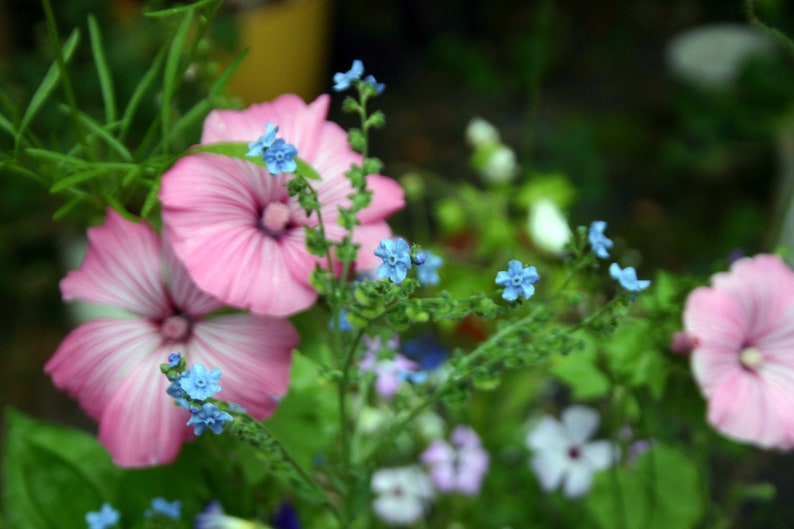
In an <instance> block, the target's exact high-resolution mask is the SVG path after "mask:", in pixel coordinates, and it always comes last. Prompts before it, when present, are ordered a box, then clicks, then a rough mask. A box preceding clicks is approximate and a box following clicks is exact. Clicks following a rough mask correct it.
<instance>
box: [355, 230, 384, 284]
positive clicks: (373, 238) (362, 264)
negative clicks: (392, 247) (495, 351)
mask: <svg viewBox="0 0 794 529" xmlns="http://www.w3.org/2000/svg"><path fill="white" fill-rule="evenodd" d="M391 236H392V231H391V228H390V227H389V225H388V224H386V222H385V221H383V222H373V223H371V224H365V225H363V226H356V227H355V229H354V230H353V242H355V243H358V244H360V245H361V248H359V250H358V258H357V259H356V269H357V270H358V271H361V272H363V271H366V270H375V269H376V268H378V266H379V265H380V264H381V263H383V259H381V258H380V257H378V256H377V255H375V249H376V248H377V247H378V245H379V244H380V241H381V240H382V239H389V238H391Z"/></svg>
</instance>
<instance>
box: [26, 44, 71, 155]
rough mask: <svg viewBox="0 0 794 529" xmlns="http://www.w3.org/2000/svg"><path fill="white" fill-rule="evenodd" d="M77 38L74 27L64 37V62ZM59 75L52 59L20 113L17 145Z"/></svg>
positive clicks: (58, 70)
mask: <svg viewBox="0 0 794 529" xmlns="http://www.w3.org/2000/svg"><path fill="white" fill-rule="evenodd" d="M79 40H80V32H79V31H78V30H77V29H75V30H74V31H72V33H71V35H69V38H68V39H66V43H65V44H64V45H63V60H64V62H68V61H69V59H71V57H72V54H73V53H74V50H75V49H76V48H77V43H78V42H79ZM60 77H61V71H60V69H59V68H58V61H54V62H53V63H52V65H50V69H49V70H47V73H46V75H45V76H44V79H43V80H42V81H41V84H40V85H39V87H38V88H37V89H36V91H35V92H34V93H33V97H31V98H30V103H28V106H27V108H26V109H25V113H24V114H23V115H22V120H21V121H20V123H19V128H18V129H17V131H16V138H15V139H14V141H15V143H16V145H17V146H18V145H19V143H20V141H21V140H22V135H23V134H24V133H25V131H26V130H27V128H28V125H30V122H31V121H32V120H33V118H34V117H35V116H36V114H37V113H38V111H39V110H40V109H41V106H42V105H43V104H44V102H45V101H46V100H47V98H48V97H49V96H50V94H51V93H52V91H53V89H54V88H55V85H56V84H57V83H58V80H59V79H60Z"/></svg>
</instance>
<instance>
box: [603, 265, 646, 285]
mask: <svg viewBox="0 0 794 529" xmlns="http://www.w3.org/2000/svg"><path fill="white" fill-rule="evenodd" d="M609 275H611V276H612V278H613V279H616V280H617V281H618V282H619V283H620V286H622V287H623V288H625V289H626V290H628V291H630V292H639V291H640V290H645V289H646V288H648V287H649V286H650V284H651V280H650V279H637V271H636V270H634V268H632V267H631V266H627V267H626V268H624V269H623V270H621V269H620V266H618V264H617V263H612V264H611V265H609Z"/></svg>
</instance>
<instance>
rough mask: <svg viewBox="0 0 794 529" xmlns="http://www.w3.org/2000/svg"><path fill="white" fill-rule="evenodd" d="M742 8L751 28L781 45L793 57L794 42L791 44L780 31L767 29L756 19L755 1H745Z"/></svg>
mask: <svg viewBox="0 0 794 529" xmlns="http://www.w3.org/2000/svg"><path fill="white" fill-rule="evenodd" d="M744 8H745V10H746V11H747V20H749V21H750V24H752V25H753V27H755V28H756V29H758V30H760V31H762V32H763V33H765V34H767V35H768V36H769V37H771V38H773V39H774V40H777V41H778V42H780V43H781V44H783V46H785V47H786V49H787V50H788V51H789V53H791V54H792V56H794V42H792V40H791V39H790V38H789V37H788V36H787V35H786V34H785V33H783V32H782V31H780V30H777V29H775V28H772V27H769V26H767V25H766V24H764V23H763V22H761V19H759V18H758V15H757V14H756V12H755V0H745V2H744Z"/></svg>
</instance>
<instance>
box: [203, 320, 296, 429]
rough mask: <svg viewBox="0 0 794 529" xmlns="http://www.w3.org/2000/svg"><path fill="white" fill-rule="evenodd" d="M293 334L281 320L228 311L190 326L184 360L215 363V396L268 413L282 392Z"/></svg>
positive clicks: (263, 415) (253, 413) (259, 413)
mask: <svg viewBox="0 0 794 529" xmlns="http://www.w3.org/2000/svg"><path fill="white" fill-rule="evenodd" d="M298 341H299V336H298V333H297V331H296V330H295V328H294V327H293V326H292V325H291V324H290V323H289V321H287V320H283V319H277V318H269V317H265V316H255V315H232V316H223V317H218V318H214V319H212V320H208V321H202V322H199V323H198V324H196V326H195V327H194V336H193V340H192V341H191V344H190V348H189V350H188V352H187V356H188V361H189V362H190V363H191V364H193V363H202V364H204V365H205V366H206V367H207V368H208V369H213V368H216V367H217V368H220V370H221V373H222V375H221V383H220V384H221V387H222V388H223V389H222V390H221V392H220V393H219V394H218V397H219V398H221V399H224V400H226V401H229V402H234V403H236V404H239V405H241V406H243V407H244V408H246V409H247V410H248V412H249V413H250V414H251V416H253V417H256V418H257V419H263V418H266V417H269V416H270V415H271V414H272V413H273V410H274V409H275V407H276V404H277V403H278V400H279V399H280V398H281V397H282V396H283V395H284V394H285V393H286V391H287V386H288V384H289V371H290V366H291V364H292V349H293V348H295V347H296V346H297V345H298Z"/></svg>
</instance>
